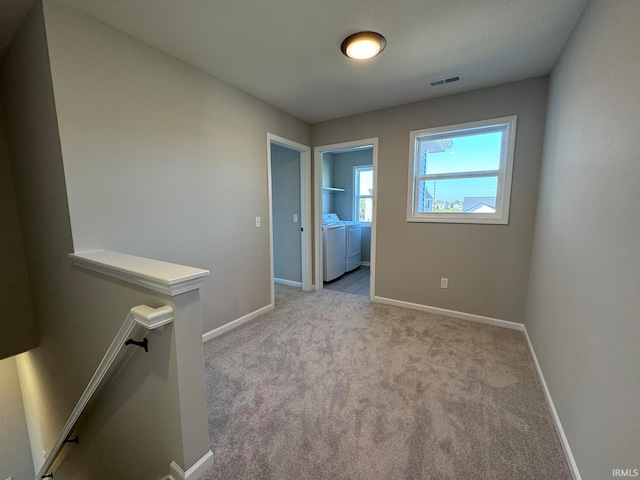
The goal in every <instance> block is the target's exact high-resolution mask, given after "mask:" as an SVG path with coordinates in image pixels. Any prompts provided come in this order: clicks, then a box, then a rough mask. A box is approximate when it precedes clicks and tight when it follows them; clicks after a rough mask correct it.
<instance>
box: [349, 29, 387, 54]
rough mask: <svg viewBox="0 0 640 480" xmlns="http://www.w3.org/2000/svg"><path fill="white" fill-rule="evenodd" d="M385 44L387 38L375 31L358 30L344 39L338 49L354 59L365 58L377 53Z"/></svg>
mask: <svg viewBox="0 0 640 480" xmlns="http://www.w3.org/2000/svg"><path fill="white" fill-rule="evenodd" d="M386 45H387V40H386V39H385V38H384V37H383V36H382V35H380V34H379V33H376V32H358V33H354V34H353V35H349V36H348V37H347V38H345V39H344V42H342V45H341V46H340V49H341V50H342V53H344V54H345V55H346V56H347V57H349V58H352V59H354V60H367V59H369V58H373V57H375V56H376V55H378V54H379V53H380V52H381V51H382V50H384V47H385V46H386Z"/></svg>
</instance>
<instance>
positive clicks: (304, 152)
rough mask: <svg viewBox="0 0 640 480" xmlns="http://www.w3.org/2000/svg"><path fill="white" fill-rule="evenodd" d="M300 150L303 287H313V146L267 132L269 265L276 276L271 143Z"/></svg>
mask: <svg viewBox="0 0 640 480" xmlns="http://www.w3.org/2000/svg"><path fill="white" fill-rule="evenodd" d="M272 143H274V144H276V145H280V146H281V147H286V148H290V149H292V150H296V151H298V152H300V206H301V210H302V211H301V212H300V217H301V218H300V225H301V227H302V231H301V232H300V242H301V246H302V259H301V263H302V289H303V290H305V291H309V290H311V289H312V288H313V286H312V284H311V283H312V279H311V147H309V146H307V145H303V144H301V143H298V142H294V141H293V140H289V139H287V138H284V137H280V136H278V135H274V134H273V133H269V132H267V183H268V186H267V192H268V205H269V267H270V269H271V270H270V271H271V278H272V279H273V278H274V265H273V191H272V185H271V182H272V178H271V144H272ZM271 303H272V304H275V290H274V286H273V282H272V283H271Z"/></svg>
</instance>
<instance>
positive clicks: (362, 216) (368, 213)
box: [358, 198, 373, 222]
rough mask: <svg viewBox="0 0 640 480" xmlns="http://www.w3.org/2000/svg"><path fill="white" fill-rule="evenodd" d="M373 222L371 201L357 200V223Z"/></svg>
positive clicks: (368, 199) (366, 199)
mask: <svg viewBox="0 0 640 480" xmlns="http://www.w3.org/2000/svg"><path fill="white" fill-rule="evenodd" d="M372 220H373V200H372V199H371V198H359V199H358V222H371V221H372Z"/></svg>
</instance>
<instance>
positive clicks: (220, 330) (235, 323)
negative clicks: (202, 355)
mask: <svg viewBox="0 0 640 480" xmlns="http://www.w3.org/2000/svg"><path fill="white" fill-rule="evenodd" d="M274 306H275V303H272V304H271V305H265V306H264V307H262V308H259V309H258V310H255V311H253V312H251V313H247V314H246V315H244V316H242V317H240V318H236V319H235V320H232V321H230V322H229V323H225V324H224V325H222V326H220V327H218V328H214V329H213V330H210V331H208V332H207V333H205V334H204V335H202V342H203V343H204V342H208V341H209V340H211V339H212V338H215V337H218V336H220V335H222V334H223V333H226V332H228V331H229V330H233V329H234V328H236V327H239V326H240V325H242V324H243V323H247V322H248V321H250V320H253V319H254V318H258V317H259V316H260V315H264V314H265V313H267V312H270V311H271V310H273V308H274Z"/></svg>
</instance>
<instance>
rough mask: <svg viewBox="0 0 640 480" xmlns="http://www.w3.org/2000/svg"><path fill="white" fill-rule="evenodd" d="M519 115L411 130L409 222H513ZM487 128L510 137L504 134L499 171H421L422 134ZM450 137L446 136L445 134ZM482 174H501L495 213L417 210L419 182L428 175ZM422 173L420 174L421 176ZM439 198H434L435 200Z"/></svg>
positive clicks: (468, 176) (450, 133)
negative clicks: (420, 149)
mask: <svg viewBox="0 0 640 480" xmlns="http://www.w3.org/2000/svg"><path fill="white" fill-rule="evenodd" d="M517 121H518V116H517V115H512V116H508V117H500V118H491V119H486V120H480V121H476V122H467V123H461V124H457V125H447V126H442V127H436V128H427V129H422V130H413V131H411V132H409V168H408V173H409V176H408V185H407V218H406V220H407V222H418V223H420V222H428V223H472V224H473V223H475V224H493V225H506V224H508V223H509V203H510V200H511V183H512V177H513V162H514V156H515V139H516V127H517ZM473 129H477V130H480V129H482V130H485V131H486V132H487V133H489V132H493V131H501V130H505V131H507V132H508V135H507V138H506V139H505V138H504V135H503V137H502V148H501V155H500V165H499V168H498V169H497V170H495V171H490V172H461V173H451V174H433V175H418V163H419V162H418V159H417V157H418V150H417V149H418V141H417V140H418V137H423V136H434V137H435V138H438V137H442V136H444V135H447V136H449V135H450V136H451V137H456V136H458V135H462V136H464V135H463V134H464V133H465V131H468V130H473ZM445 138H446V137H445ZM480 176H482V177H483V176H496V177H498V191H497V192H496V205H495V213H452V214H449V213H433V212H431V213H429V212H426V213H418V212H416V207H417V199H418V188H417V186H416V185H417V182H418V181H419V180H420V179H425V178H432V177H437V178H442V179H451V178H472V177H480ZM418 177H420V178H418ZM435 200H436V199H434V202H435Z"/></svg>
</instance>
